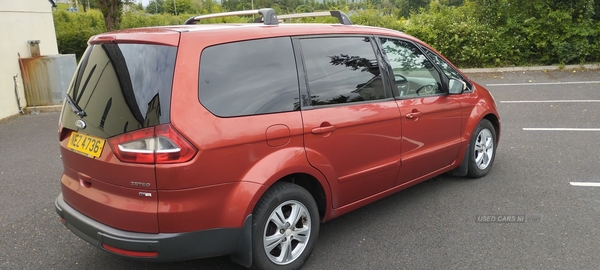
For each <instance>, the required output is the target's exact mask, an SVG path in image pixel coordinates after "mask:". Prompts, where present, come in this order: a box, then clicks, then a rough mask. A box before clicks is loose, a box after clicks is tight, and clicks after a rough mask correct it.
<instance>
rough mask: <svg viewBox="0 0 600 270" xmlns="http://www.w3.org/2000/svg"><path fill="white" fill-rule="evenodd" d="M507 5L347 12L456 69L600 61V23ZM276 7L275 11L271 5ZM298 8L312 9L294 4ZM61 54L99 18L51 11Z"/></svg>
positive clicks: (97, 29)
mask: <svg viewBox="0 0 600 270" xmlns="http://www.w3.org/2000/svg"><path fill="white" fill-rule="evenodd" d="M508 1H510V0H486V1H477V0H475V1H465V2H464V4H463V5H461V6H458V7H456V6H447V5H443V4H440V1H431V3H430V5H429V7H428V8H427V9H421V10H420V11H419V12H417V13H412V14H411V16H410V17H409V19H404V18H400V19H398V18H397V17H396V16H395V15H388V14H384V13H383V11H382V10H381V9H374V8H372V7H370V6H367V9H363V10H358V11H349V10H348V7H344V8H342V9H343V10H344V12H346V14H349V16H350V19H351V20H352V22H353V23H354V24H360V25H370V26H377V27H384V28H389V29H394V30H398V31H403V32H406V33H408V34H410V35H412V36H415V37H416V38H419V39H421V40H423V41H425V42H427V43H428V44H430V45H431V46H432V47H433V48H435V49H436V50H438V51H439V52H441V53H442V54H444V55H445V56H446V57H448V59H450V61H452V62H453V63H454V64H456V65H457V66H459V67H462V68H467V67H501V66H523V65H549V64H561V65H564V64H583V63H588V62H598V61H600V22H599V21H594V20H593V19H592V18H591V17H590V18H586V17H581V16H579V17H575V16H576V15H575V14H576V12H573V11H569V10H555V9H552V8H550V7H548V6H547V5H530V8H527V9H523V8H522V7H516V6H514V5H512V6H510V5H507V3H508ZM274 8H278V6H275V7H274ZM298 9H299V10H307V11H309V10H310V6H300V7H298ZM216 12H222V8H221V6H220V5H217V4H214V5H207V6H206V9H202V10H201V11H200V13H201V14H203V13H216ZM195 15H197V14H180V15H178V16H174V15H170V14H147V13H140V12H127V13H124V14H123V16H122V20H121V24H120V28H121V29H126V28H136V27H147V26H161V25H176V24H183V23H184V22H185V21H186V20H187V19H188V18H189V17H191V16H195ZM298 21H300V22H317V23H337V20H336V19H335V18H332V17H317V18H303V19H298ZM225 22H228V23H244V22H250V19H249V18H248V17H225V18H215V19H210V20H203V21H201V23H225ZM54 24H55V28H56V37H57V39H58V48H59V52H60V53H75V54H76V55H77V58H79V57H81V54H82V53H83V52H84V50H85V48H86V46H87V41H88V39H89V38H90V37H91V36H93V35H96V34H99V33H103V32H105V31H106V28H105V26H104V19H103V17H102V14H101V13H100V12H99V11H97V10H90V11H88V12H87V13H69V12H66V11H54Z"/></svg>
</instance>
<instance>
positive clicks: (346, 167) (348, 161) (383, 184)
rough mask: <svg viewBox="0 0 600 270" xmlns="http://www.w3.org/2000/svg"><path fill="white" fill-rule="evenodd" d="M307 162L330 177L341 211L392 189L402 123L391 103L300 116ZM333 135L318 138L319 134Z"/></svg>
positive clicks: (333, 109)
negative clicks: (319, 130)
mask: <svg viewBox="0 0 600 270" xmlns="http://www.w3.org/2000/svg"><path fill="white" fill-rule="evenodd" d="M302 117H303V119H304V140H305V145H306V148H307V149H309V150H308V151H307V156H308V160H309V162H310V163H311V165H313V166H314V167H315V168H317V169H319V170H320V171H321V172H324V174H325V172H328V173H327V174H326V175H327V179H329V182H330V185H331V186H332V189H334V190H335V191H336V192H335V193H334V194H333V197H332V200H333V207H334V208H337V207H340V206H343V205H346V204H349V203H352V202H354V201H357V200H359V199H361V198H364V197H367V196H370V195H373V194H376V193H379V192H381V191H383V190H386V189H389V188H391V187H392V186H393V184H394V182H395V178H396V177H397V175H398V169H399V167H400V136H401V123H400V121H399V112H398V108H397V106H396V104H395V102H394V101H393V100H391V101H383V102H374V103H363V104H353V105H346V106H334V107H330V108H319V109H314V110H304V111H302ZM324 126H334V127H335V130H333V131H332V132H327V133H317V134H314V130H315V129H316V128H320V127H324Z"/></svg>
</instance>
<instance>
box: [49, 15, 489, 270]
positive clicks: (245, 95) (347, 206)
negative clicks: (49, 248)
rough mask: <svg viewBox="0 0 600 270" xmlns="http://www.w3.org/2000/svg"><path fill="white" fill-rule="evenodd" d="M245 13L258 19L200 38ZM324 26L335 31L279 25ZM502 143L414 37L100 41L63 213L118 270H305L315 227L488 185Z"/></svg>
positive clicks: (82, 98)
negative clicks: (407, 193)
mask: <svg viewBox="0 0 600 270" xmlns="http://www.w3.org/2000/svg"><path fill="white" fill-rule="evenodd" d="M248 14H259V15H262V17H261V16H259V18H258V19H256V20H255V22H254V23H247V24H204V25H195V23H196V22H197V21H198V20H201V19H205V18H212V17H219V16H227V15H248ZM321 15H328V16H329V15H331V16H334V17H336V18H338V20H339V22H340V23H339V24H294V23H281V21H282V20H285V19H293V18H297V17H302V16H311V17H313V16H321ZM187 24H191V25H187ZM499 134H500V120H499V116H498V112H497V111H496V106H495V103H494V100H493V98H492V96H491V95H490V93H489V92H488V91H487V90H486V89H484V88H483V87H482V86H480V85H478V84H476V83H474V82H473V81H471V80H469V79H468V78H467V77H465V75H464V74H462V73H461V72H460V71H459V70H458V69H456V68H455V67H454V66H453V65H452V64H450V62H448V60H446V59H445V58H444V57H443V56H441V55H440V54H438V53H437V52H435V51H434V50H433V49H432V48H431V47H429V46H428V45H427V44H424V43H423V42H421V41H419V40H417V39H415V38H414V37H411V36H409V35H406V34H403V33H400V32H397V31H393V30H388V29H382V28H375V27H366V26H355V25H351V22H350V20H349V19H348V17H347V16H346V15H345V14H343V13H341V12H339V11H332V12H327V13H311V14H299V15H298V14H292V15H283V16H279V17H278V16H277V15H276V14H275V12H274V11H273V10H272V9H261V10H255V11H248V12H232V13H225V14H211V15H205V16H198V17H193V18H190V20H188V22H186V25H181V26H169V27H153V28H142V29H131V30H123V31H118V32H112V33H106V34H102V35H98V36H94V37H92V38H91V39H90V40H89V47H88V49H87V50H86V51H85V54H84V55H83V57H82V58H81V61H80V64H79V67H78V68H77V71H76V74H75V76H74V78H73V81H72V83H71V86H70V88H69V90H68V97H67V99H66V102H65V105H64V108H63V111H62V115H61V120H60V131H59V139H60V149H61V156H62V161H63V163H64V173H63V175H62V178H61V184H62V194H60V195H59V196H58V198H57V199H56V211H57V212H58V215H59V216H60V217H61V221H62V222H63V223H64V224H65V226H66V227H67V228H69V229H70V230H71V231H72V232H73V233H75V234H76V235H78V236H79V237H81V238H83V239H84V240H86V241H87V242H89V243H91V244H93V245H94V246H97V247H98V248H100V249H103V250H106V251H108V252H111V253H114V254H118V255H122V256H127V257H132V258H137V259H142V260H148V261H177V260H188V259H195V258H203V257H210V256H220V255H230V257H231V258H232V259H233V260H234V261H235V262H237V263H239V264H241V265H244V266H247V267H254V268H258V269H296V268H299V267H301V266H302V264H303V263H304V262H305V261H306V259H307V258H308V257H309V255H310V253H311V251H312V250H313V248H314V247H315V244H316V241H317V236H318V234H319V224H320V223H321V222H324V221H327V220H330V219H332V218H335V217H338V216H340V215H342V214H344V213H348V212H349V211H352V210H354V209H357V208H359V207H361V206H364V205H366V204H368V203H371V202H373V201H375V200H378V199H381V198H383V197H385V196H388V195H390V194H392V193H394V192H397V191H400V190H402V189H405V188H407V187H409V186H412V185H414V184H417V183H419V182H422V181H424V180H427V179H429V178H432V177H434V176H436V175H439V174H443V173H446V172H450V173H452V174H454V175H459V176H469V177H482V176H484V175H486V174H487V173H488V172H489V170H490V168H491V167H492V163H493V162H494V156H495V150H496V146H497V144H498V138H499Z"/></svg>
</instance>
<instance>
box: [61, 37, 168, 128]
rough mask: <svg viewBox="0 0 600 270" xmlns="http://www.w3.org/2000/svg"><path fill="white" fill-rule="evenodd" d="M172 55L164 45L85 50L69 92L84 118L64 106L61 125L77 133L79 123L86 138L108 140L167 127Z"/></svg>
mask: <svg viewBox="0 0 600 270" xmlns="http://www.w3.org/2000/svg"><path fill="white" fill-rule="evenodd" d="M176 55H177V48H176V47H171V46H163V45H148V44H112V43H111V44H98V45H92V46H90V47H88V49H87V50H86V52H85V54H84V56H83V57H82V59H81V62H80V64H79V66H78V67H77V71H76V73H75V76H74V78H73V80H72V82H71V86H70V88H69V91H68V95H69V97H70V98H71V100H72V101H73V103H75V104H77V106H78V107H80V108H81V109H82V111H83V112H85V113H84V114H83V113H80V115H79V116H78V115H77V114H76V113H77V112H76V111H75V110H74V109H72V108H71V107H70V106H69V105H67V103H65V108H64V109H63V114H62V124H63V125H64V126H65V127H67V128H70V129H73V130H76V129H77V127H75V121H77V120H79V119H82V120H84V121H85V122H86V128H85V132H86V133H88V134H92V135H95V136H98V137H103V138H108V137H111V136H115V135H119V134H122V133H125V132H129V131H134V130H137V129H141V128H145V127H151V126H155V125H158V124H163V123H168V122H169V121H170V119H169V111H170V107H171V89H172V82H173V70H174V67H175V57H176ZM81 115H83V116H82V117H81Z"/></svg>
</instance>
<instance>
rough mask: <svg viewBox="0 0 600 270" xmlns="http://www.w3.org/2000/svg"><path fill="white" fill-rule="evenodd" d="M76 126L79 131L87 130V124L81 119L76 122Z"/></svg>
mask: <svg viewBox="0 0 600 270" xmlns="http://www.w3.org/2000/svg"><path fill="white" fill-rule="evenodd" d="M75 126H76V127H77V128H78V129H84V128H85V122H84V121H83V120H81V119H79V120H77V121H75Z"/></svg>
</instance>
